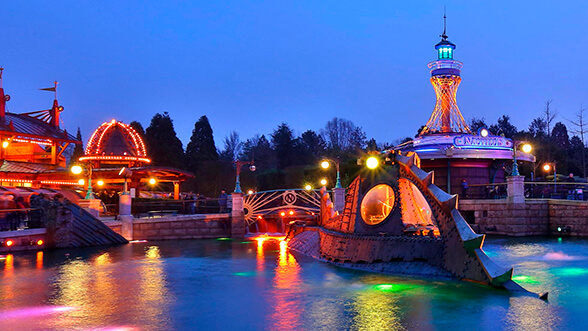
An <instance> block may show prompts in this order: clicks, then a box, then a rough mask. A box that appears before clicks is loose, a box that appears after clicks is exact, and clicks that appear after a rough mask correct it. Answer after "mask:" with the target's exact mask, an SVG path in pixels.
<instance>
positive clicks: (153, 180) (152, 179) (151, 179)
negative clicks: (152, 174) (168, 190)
mask: <svg viewBox="0 0 588 331" xmlns="http://www.w3.org/2000/svg"><path fill="white" fill-rule="evenodd" d="M155 184H157V180H156V179H155V178H149V185H152V186H153V185H155Z"/></svg>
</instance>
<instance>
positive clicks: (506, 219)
mask: <svg viewBox="0 0 588 331" xmlns="http://www.w3.org/2000/svg"><path fill="white" fill-rule="evenodd" d="M459 211H460V212H461V214H462V215H463V216H464V218H465V219H466V220H467V221H468V223H469V224H470V225H471V226H472V228H473V229H474V231H476V232H477V233H486V234H497V235H507V236H538V235H550V234H558V235H562V234H563V235H571V236H588V203H587V202H585V201H571V200H539V199H538V200H533V199H527V200H526V201H525V202H524V203H508V202H507V201H506V200H460V201H459ZM558 227H559V228H560V231H558Z"/></svg>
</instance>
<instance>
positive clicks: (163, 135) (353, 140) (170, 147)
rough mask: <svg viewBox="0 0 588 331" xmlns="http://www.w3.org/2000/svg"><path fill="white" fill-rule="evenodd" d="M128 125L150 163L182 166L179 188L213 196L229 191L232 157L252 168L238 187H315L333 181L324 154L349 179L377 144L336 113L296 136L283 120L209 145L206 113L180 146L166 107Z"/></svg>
mask: <svg viewBox="0 0 588 331" xmlns="http://www.w3.org/2000/svg"><path fill="white" fill-rule="evenodd" d="M130 125H131V126H132V127H133V128H134V129H135V130H136V131H137V132H138V133H139V134H141V135H142V136H143V137H144V140H145V145H146V146H147V151H148V155H149V156H150V157H151V159H152V162H151V164H152V165H155V166H169V167H175V168H179V169H183V170H187V171H189V172H192V173H193V174H194V176H195V177H194V178H193V179H190V180H188V181H186V182H185V183H183V184H182V185H183V187H182V190H184V191H192V192H194V193H200V194H203V195H207V196H215V195H218V193H219V192H220V190H222V189H226V190H227V191H229V192H230V191H232V190H233V189H234V187H235V166H236V164H235V161H237V160H241V161H253V162H254V163H255V166H256V171H255V172H251V171H249V170H248V169H247V167H243V168H242V171H241V187H242V188H243V190H244V191H247V190H249V189H252V190H256V191H265V190H272V189H281V188H287V187H290V188H292V187H299V188H302V187H303V186H304V185H305V184H310V185H311V186H313V187H318V186H319V184H318V183H319V181H320V179H322V178H327V180H328V182H329V185H334V184H335V178H336V173H335V170H334V169H335V166H334V165H333V167H332V169H329V170H326V171H325V170H324V169H322V168H320V167H319V163H320V160H322V159H323V158H325V157H327V158H330V159H333V160H338V161H339V163H340V169H341V174H342V178H341V179H342V182H343V184H344V185H345V184H346V183H349V182H351V180H352V179H353V178H354V177H355V176H354V173H356V172H357V171H358V170H359V167H358V166H357V165H356V163H357V157H358V156H359V155H361V153H363V152H364V151H365V150H366V149H367V148H368V146H372V148H373V149H377V148H378V147H385V146H378V144H377V143H376V142H375V140H374V139H371V140H369V141H368V140H367V139H366V134H365V132H364V131H363V129H362V128H361V127H358V126H356V125H355V124H353V123H352V122H351V121H349V120H346V119H342V118H333V119H332V120H330V121H328V122H327V123H326V125H325V127H324V128H323V129H321V130H320V131H319V132H315V131H313V130H307V131H304V132H303V133H302V134H300V135H297V134H296V133H295V132H294V130H292V128H291V127H290V126H289V125H288V124H287V123H281V124H280V125H278V127H277V128H276V129H275V130H274V131H273V132H272V133H271V134H269V135H267V136H266V135H265V134H257V135H255V136H253V137H251V138H249V139H246V140H244V141H242V140H241V139H240V137H239V134H238V133H237V132H236V131H232V132H230V133H229V134H228V135H227V136H226V137H225V138H224V139H223V145H224V146H223V147H222V148H219V147H217V146H216V145H215V140H214V135H213V130H212V127H211V126H210V123H209V121H208V118H207V117H206V116H202V117H200V118H199V119H198V121H196V123H195V124H194V129H193V130H192V135H191V137H190V141H189V142H188V144H187V145H186V148H185V149H184V148H183V145H182V142H181V141H180V139H178V138H177V135H176V132H175V130H174V127H173V120H172V119H171V118H170V116H169V114H168V113H167V112H164V113H162V114H159V113H158V114H156V115H155V116H153V118H152V119H151V123H150V125H149V126H148V127H147V128H146V129H144V128H143V126H142V125H141V123H139V122H137V121H133V122H131V123H130Z"/></svg>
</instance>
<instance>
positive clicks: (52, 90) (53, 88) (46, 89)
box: [39, 87, 55, 92]
mask: <svg viewBox="0 0 588 331" xmlns="http://www.w3.org/2000/svg"><path fill="white" fill-rule="evenodd" d="M39 90H41V91H50V92H55V87H48V88H40V89H39Z"/></svg>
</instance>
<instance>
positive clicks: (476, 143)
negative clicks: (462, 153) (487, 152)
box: [453, 135, 512, 149]
mask: <svg viewBox="0 0 588 331" xmlns="http://www.w3.org/2000/svg"><path fill="white" fill-rule="evenodd" d="M453 145H454V146H455V147H463V148H485V147H493V148H496V147H498V148H501V147H502V148H509V149H510V148H512V140H510V139H508V138H505V137H500V136H488V137H482V136H472V135H462V136H458V137H455V138H454V139H453Z"/></svg>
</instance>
